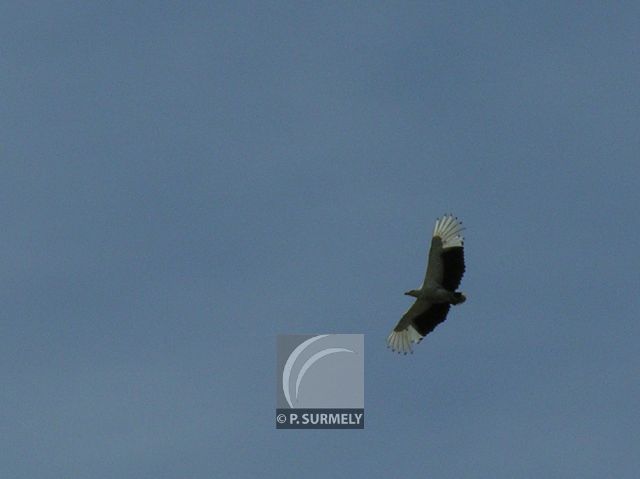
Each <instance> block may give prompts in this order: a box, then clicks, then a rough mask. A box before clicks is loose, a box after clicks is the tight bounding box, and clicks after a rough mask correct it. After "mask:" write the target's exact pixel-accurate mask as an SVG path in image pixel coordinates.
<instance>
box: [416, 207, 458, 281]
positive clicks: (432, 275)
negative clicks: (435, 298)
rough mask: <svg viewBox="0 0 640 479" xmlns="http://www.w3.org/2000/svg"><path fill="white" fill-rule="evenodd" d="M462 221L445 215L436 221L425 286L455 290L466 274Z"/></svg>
mask: <svg viewBox="0 0 640 479" xmlns="http://www.w3.org/2000/svg"><path fill="white" fill-rule="evenodd" d="M463 230H464V228H463V226H462V221H459V220H458V218H456V217H455V216H453V215H445V216H443V217H442V218H439V219H438V220H437V221H436V225H435V227H434V228H433V238H432V239H431V248H430V249H429V261H428V264H427V273H426V274H425V277H424V282H423V283H422V288H425V287H443V288H445V289H447V290H449V291H455V290H456V289H457V288H458V286H460V281H461V280H462V276H463V275H464V238H463V237H462V231H463Z"/></svg>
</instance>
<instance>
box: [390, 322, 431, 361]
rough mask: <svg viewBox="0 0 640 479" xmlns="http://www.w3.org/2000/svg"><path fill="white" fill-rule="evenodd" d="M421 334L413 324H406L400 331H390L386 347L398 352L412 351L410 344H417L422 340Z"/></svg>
mask: <svg viewBox="0 0 640 479" xmlns="http://www.w3.org/2000/svg"><path fill="white" fill-rule="evenodd" d="M423 337H424V336H422V335H421V334H420V333H419V332H418V331H416V329H415V328H414V327H413V326H411V325H410V326H408V327H407V328H406V329H404V330H402V331H391V334H390V335H389V337H388V338H387V347H389V348H391V349H392V350H393V351H397V352H398V353H404V354H407V353H413V349H411V344H412V343H413V344H418V343H419V342H420V341H422V338H423Z"/></svg>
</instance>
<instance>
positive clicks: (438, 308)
mask: <svg viewBox="0 0 640 479" xmlns="http://www.w3.org/2000/svg"><path fill="white" fill-rule="evenodd" d="M449 307H450V305H449V304H448V303H436V304H432V303H430V302H428V301H425V300H423V299H418V300H416V301H415V303H413V305H412V306H411V307H410V308H409V309H408V310H407V312H406V313H404V315H403V316H402V319H400V321H398V324H397V325H396V327H395V328H393V331H391V334H390V335H389V337H388V338H387V345H388V347H390V348H391V349H392V350H393V351H397V352H399V353H404V354H407V353H412V352H413V350H412V349H411V344H412V343H413V344H417V343H419V342H420V341H422V338H424V337H425V336H426V335H427V334H429V333H430V332H431V331H433V330H434V328H435V327H436V326H437V325H438V324H440V323H441V322H443V321H444V320H445V319H446V317H447V313H448V312H449Z"/></svg>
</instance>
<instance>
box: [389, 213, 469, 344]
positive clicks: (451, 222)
mask: <svg viewBox="0 0 640 479" xmlns="http://www.w3.org/2000/svg"><path fill="white" fill-rule="evenodd" d="M463 230H464V228H463V227H462V221H459V220H458V218H457V217H455V216H453V215H452V214H445V215H444V216H443V217H442V218H438V219H437V220H436V224H435V227H434V228H433V236H432V238H431V248H430V249H429V261H428V264H427V273H426V274H425V277H424V282H423V283H422V286H421V287H420V289H412V290H411V291H407V292H406V293H404V294H406V295H407V296H413V297H414V298H416V300H415V302H414V303H413V305H412V306H411V307H410V308H409V309H408V310H407V312H406V313H404V315H403V316H402V318H401V319H400V321H398V324H397V325H396V327H395V328H393V331H391V334H389V337H387V345H388V347H389V348H391V349H392V350H393V351H397V352H398V353H404V354H407V353H413V349H412V348H411V344H412V343H414V344H417V343H419V342H420V341H422V338H424V337H425V336H426V335H427V334H429V333H430V332H431V331H433V330H434V328H435V327H436V326H437V325H438V324H440V323H442V322H443V321H444V320H445V319H447V313H448V312H449V308H450V307H451V305H452V304H453V305H456V304H461V303H464V302H465V301H466V299H467V297H466V296H465V295H464V293H462V292H461V291H456V289H457V288H458V286H460V281H461V280H462V276H463V275H464V271H465V265H464V238H463V237H462V234H461V233H462V231H463Z"/></svg>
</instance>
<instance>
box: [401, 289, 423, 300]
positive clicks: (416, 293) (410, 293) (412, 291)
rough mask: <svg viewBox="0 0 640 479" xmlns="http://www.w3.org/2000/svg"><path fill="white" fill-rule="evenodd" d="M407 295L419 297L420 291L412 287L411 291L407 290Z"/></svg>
mask: <svg viewBox="0 0 640 479" xmlns="http://www.w3.org/2000/svg"><path fill="white" fill-rule="evenodd" d="M404 294H406V295H407V296H413V297H414V298H417V297H418V296H419V295H420V291H418V290H417V289H412V290H410V291H407V292H406V293H404Z"/></svg>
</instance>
